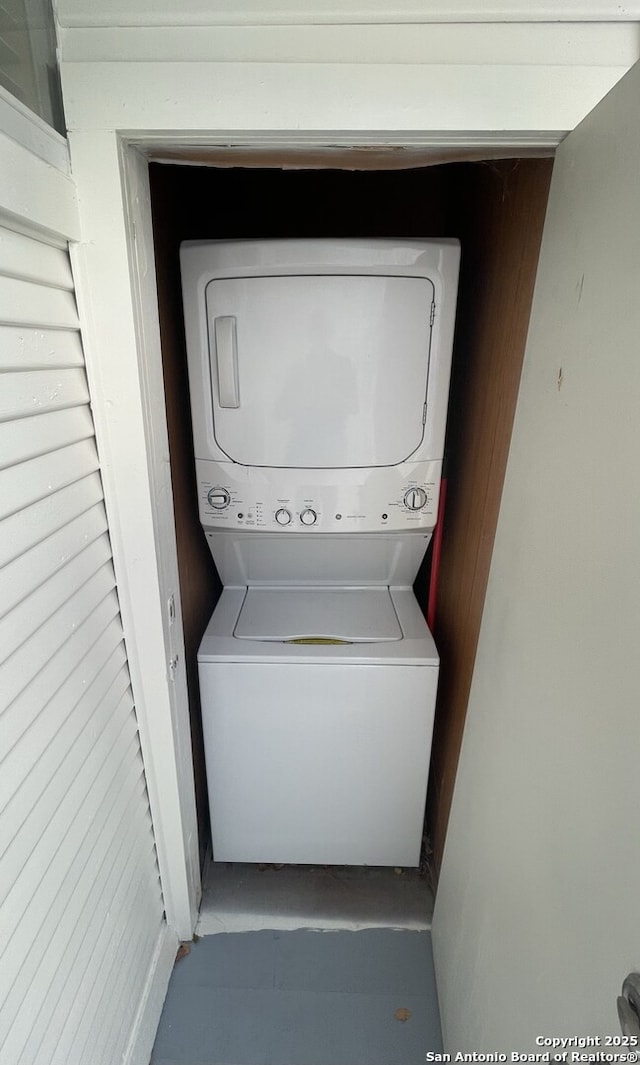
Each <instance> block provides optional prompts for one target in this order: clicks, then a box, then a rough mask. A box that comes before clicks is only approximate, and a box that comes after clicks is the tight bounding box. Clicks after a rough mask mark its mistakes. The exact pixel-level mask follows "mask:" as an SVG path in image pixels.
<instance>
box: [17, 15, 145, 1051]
mask: <svg viewBox="0 0 640 1065" xmlns="http://www.w3.org/2000/svg"><path fill="white" fill-rule="evenodd" d="M0 2H1V0H0ZM0 139H1V136H0ZM5 139H6V138H5ZM5 154H6V153H5ZM28 156H29V153H28V152H26V153H25V152H22V155H21V162H20V165H21V166H22V167H23V170H24V175H23V176H24V185H25V188H27V187H28V188H32V187H33V181H36V185H37V191H38V197H40V199H41V200H42V203H41V204H40V207H41V206H42V205H43V204H45V201H46V206H47V218H48V219H49V222H48V228H49V230H51V232H49V233H48V234H47V235H46V236H45V237H44V238H43V239H42V240H39V239H36V238H32V237H29V236H26V235H25V233H26V232H27V231H29V230H30V231H33V229H34V225H35V216H33V215H32V214H29V212H27V214H28V215H29V217H27V216H25V218H24V225H18V226H17V227H16V231H15V232H14V231H13V230H9V229H2V228H0V763H1V771H0V1062H5V1061H6V1062H7V1063H9V1062H10V1063H11V1065H45V1063H46V1065H52V1063H53V1062H54V1061H56V1060H58V1061H60V1062H64V1065H84V1063H85V1061H87V1062H88V1061H91V1063H92V1065H98V1063H99V1062H100V1061H101V1060H104V1061H105V1062H106V1061H109V1065H112V1062H113V1060H117V1059H119V1058H122V1053H124V1052H125V1050H126V1048H127V1046H128V1043H129V1042H130V1040H131V1037H132V1032H133V1030H134V1024H135V1019H136V1017H137V1015H138V1011H139V1009H140V1006H141V1003H142V1001H143V996H144V994H145V992H146V981H147V978H148V974H149V971H150V967H151V964H152V961H153V958H154V956H155V949H156V943H157V940H158V934H159V932H160V929H161V928H162V923H163V920H164V912H163V903H162V894H161V889H160V882H159V876H158V869H157V863H156V856H155V843H154V837H153V829H152V824H151V815H150V811H149V802H148V796H147V791H146V784H145V779H144V767H143V763H142V756H141V753H140V742H139V736H138V727H137V720H136V716H135V709H134V705H133V695H132V691H131V684H130V677H129V670H128V664H127V657H126V647H125V643H124V637H123V632H122V624H121V620H120V614H119V606H118V595H117V590H116V586H115V576H114V572H113V564H112V559H111V549H110V542H109V534H108V527H107V520H106V514H105V508H104V500H103V495H102V483H101V477H100V472H99V463H98V456H97V450H96V446H95V439H94V431H93V424H92V416H91V409H90V395H89V390H88V385H87V380H86V375H85V369H84V360H83V353H82V342H81V337H80V333H79V323H78V315H77V309H76V302H75V295H74V290H73V278H72V273H71V269H70V265H69V260H68V255H67V251H66V248H65V243H64V240H63V239H60V240H59V239H57V237H56V236H55V233H54V231H53V229H54V227H53V226H52V219H53V218H55V217H56V215H59V216H60V218H61V219H64V218H65V217H67V214H68V211H67V208H68V205H69V204H68V198H65V196H62V195H61V193H62V192H65V193H66V192H69V191H70V189H71V188H72V186H71V183H70V182H68V181H67V186H68V187H66V188H65V189H64V190H62V189H61V186H60V182H59V181H58V180H57V179H56V180H52V179H51V174H50V173H49V171H51V172H52V168H51V167H44V166H43V164H42V162H41V160H35V162H34V165H32V161H31V159H30V158H29V157H28ZM14 162H15V160H14ZM8 165H9V168H10V169H11V167H13V163H12V161H11V159H9V163H8ZM35 171H37V173H36V172H35ZM21 173H22V171H21ZM11 177H12V180H13V181H14V182H15V167H14V168H13V170H12V171H11ZM54 177H55V175H54ZM0 184H2V182H1V181H0ZM0 198H1V197H0ZM56 198H57V199H56ZM54 200H56V202H57V207H55V206H54V204H53V201H54ZM24 202H26V201H24ZM5 206H6V205H5ZM65 224H66V223H64V222H61V224H60V228H59V230H58V232H59V233H61V234H62V233H69V232H70V230H69V229H65V228H64V225H65ZM18 230H19V232H18ZM131 950H133V951H134V952H135V957H133V958H132V957H131V956H130V952H131ZM105 1010H106V1013H105ZM77 1048H81V1055H80V1056H79V1057H78V1056H77V1054H76V1049H77ZM85 1048H86V1052H85ZM112 1052H115V1053H116V1055H117V1058H113V1056H112Z"/></svg>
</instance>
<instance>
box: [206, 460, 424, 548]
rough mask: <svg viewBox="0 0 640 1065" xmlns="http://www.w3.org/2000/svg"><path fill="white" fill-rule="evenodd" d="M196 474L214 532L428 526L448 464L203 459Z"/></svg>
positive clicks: (402, 528)
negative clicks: (252, 463)
mask: <svg viewBox="0 0 640 1065" xmlns="http://www.w3.org/2000/svg"><path fill="white" fill-rule="evenodd" d="M196 473H197V479H198V495H199V507H200V521H201V523H202V525H203V526H204V527H205V528H207V529H229V530H231V529H233V530H237V529H246V530H248V531H250V530H270V531H282V532H283V533H287V532H298V533H300V532H308V533H313V532H314V531H315V532H323V533H326V532H340V533H348V532H373V531H384V530H388V531H394V530H395V531H398V530H400V531H404V530H407V529H411V528H416V529H420V530H423V531H428V530H430V529H433V527H434V525H435V522H436V517H437V512H438V496H439V488H440V473H441V463H440V462H417V463H402V464H400V465H398V466H393V467H385V468H381V469H374V470H357V469H353V470H332V471H325V470H317V471H315V470H299V471H296V470H276V469H265V468H260V469H253V468H250V469H247V468H245V467H239V466H238V465H237V464H235V463H218V462H212V461H206V460H198V461H197V462H196ZM314 474H315V475H316V483H315V484H313V483H311V484H310V483H309V481H310V479H311V477H312V476H313V475H314ZM296 475H298V476H299V477H300V480H297V479H296ZM302 478H304V480H302Z"/></svg>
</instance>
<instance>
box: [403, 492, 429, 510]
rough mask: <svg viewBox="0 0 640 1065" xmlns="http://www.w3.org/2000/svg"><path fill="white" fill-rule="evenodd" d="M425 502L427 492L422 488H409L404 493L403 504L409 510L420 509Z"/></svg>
mask: <svg viewBox="0 0 640 1065" xmlns="http://www.w3.org/2000/svg"><path fill="white" fill-rule="evenodd" d="M426 502H427V493H426V492H425V490H424V488H409V489H407V491H406V492H405V493H404V505H405V507H408V508H409V510H422V508H423V507H424V505H425V504H426Z"/></svg>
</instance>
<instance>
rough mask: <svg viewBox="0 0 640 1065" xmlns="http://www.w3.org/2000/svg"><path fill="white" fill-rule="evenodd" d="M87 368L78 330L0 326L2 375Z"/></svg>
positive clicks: (0, 364)
mask: <svg viewBox="0 0 640 1065" xmlns="http://www.w3.org/2000/svg"><path fill="white" fill-rule="evenodd" d="M62 366H84V355H83V352H82V341H81V340H80V334H79V333H78V331H77V330H75V329H74V330H65V329H29V328H27V327H26V326H17V325H1V324H0V371H6V370H49V369H53V368H55V367H62Z"/></svg>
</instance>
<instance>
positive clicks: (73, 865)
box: [0, 698, 142, 998]
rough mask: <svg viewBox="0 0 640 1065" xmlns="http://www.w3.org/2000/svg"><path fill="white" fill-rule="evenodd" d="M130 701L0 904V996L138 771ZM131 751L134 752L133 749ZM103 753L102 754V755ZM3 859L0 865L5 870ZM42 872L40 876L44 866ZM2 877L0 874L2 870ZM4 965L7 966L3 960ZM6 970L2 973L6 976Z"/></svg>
mask: <svg viewBox="0 0 640 1065" xmlns="http://www.w3.org/2000/svg"><path fill="white" fill-rule="evenodd" d="M134 741H135V723H134V721H133V719H132V716H131V702H130V700H129V699H128V698H124V699H123V700H122V703H121V705H120V706H119V707H118V709H117V712H114V713H113V714H112V716H111V720H110V721H109V722H108V723H107V726H106V728H105V731H104V735H103V737H102V738H101V742H100V744H99V745H96V747H95V748H94V751H93V752H92V757H91V758H90V759H89V760H88V761H87V762H86V763H85V765H84V766H83V770H82V773H81V774H80V775H79V776H78V777H77V778H76V779H75V780H74V781H72V783H71V787H70V788H69V790H68V792H67V795H66V796H65V801H64V803H63V804H62V805H60V806H59V807H58V808H57V809H56V810H54V812H53V816H52V818H51V822H50V825H49V831H48V832H47V834H46V836H44V837H43V838H42V839H41V840H40V841H39V843H38V847H37V849H36V850H35V851H32V852H31V854H30V855H29V856H28V858H27V861H26V862H25V864H24V865H23V866H22V868H21V870H20V874H19V875H18V876H17V877H16V878H15V879H14V880H13V882H12V886H11V889H10V891H9V892H8V894H7V895H6V897H5V899H4V900H3V903H2V926H0V957H1V958H2V965H0V989H1V991H0V997H2V998H5V997H6V994H7V991H8V987H7V985H6V983H5V980H12V979H13V977H12V976H11V974H12V973H15V971H16V963H17V962H19V960H20V959H21V958H23V957H24V955H25V954H26V952H27V951H28V950H29V949H30V947H31V946H32V944H33V942H34V941H35V939H36V937H37V936H39V935H40V932H41V928H42V925H43V923H44V922H45V920H46V918H47V915H49V914H51V911H52V909H53V910H54V911H55V912H56V913H57V916H56V918H55V919H56V920H59V919H60V916H61V913H62V912H63V911H64V906H66V903H67V900H68V898H69V897H70V895H71V892H72V890H73V886H74V884H75V883H76V882H77V880H78V878H79V877H80V876H81V875H82V872H83V870H84V868H85V866H86V863H87V861H88V857H89V853H93V847H94V844H95V843H96V842H97V840H98V839H99V835H100V827H101V822H100V821H96V818H99V819H100V818H103V819H104V821H106V820H108V817H109V807H110V806H112V805H113V804H114V802H115V800H116V798H117V795H118V792H119V791H120V789H121V788H123V787H125V786H126V780H127V777H134V776H135V777H138V776H140V775H141V772H142V766H141V764H140V760H139V755H138V753H137V751H135V747H134ZM134 752H135V753H134ZM101 755H102V757H101ZM4 865H5V857H3V859H2V863H1V864H0V869H4ZM45 869H46V871H47V875H46V877H42V876H41V875H39V874H41V873H42V871H43V870H45ZM3 875H4V874H3ZM7 963H8V964H7ZM5 966H6V967H5ZM5 974H6V975H5Z"/></svg>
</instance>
